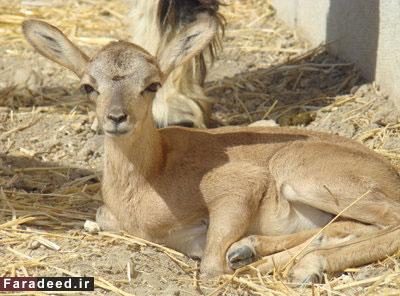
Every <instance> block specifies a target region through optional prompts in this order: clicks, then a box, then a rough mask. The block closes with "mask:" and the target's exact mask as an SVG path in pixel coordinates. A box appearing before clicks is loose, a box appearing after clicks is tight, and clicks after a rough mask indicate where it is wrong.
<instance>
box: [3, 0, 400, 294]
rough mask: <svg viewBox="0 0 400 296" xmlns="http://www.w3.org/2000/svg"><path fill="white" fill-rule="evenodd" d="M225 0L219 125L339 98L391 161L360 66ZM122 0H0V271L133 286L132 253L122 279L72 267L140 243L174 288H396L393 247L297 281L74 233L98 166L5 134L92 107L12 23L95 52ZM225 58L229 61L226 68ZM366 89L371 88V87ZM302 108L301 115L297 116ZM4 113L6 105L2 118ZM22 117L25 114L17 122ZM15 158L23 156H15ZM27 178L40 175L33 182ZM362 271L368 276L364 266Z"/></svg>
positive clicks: (117, 32)
mask: <svg viewBox="0 0 400 296" xmlns="http://www.w3.org/2000/svg"><path fill="white" fill-rule="evenodd" d="M225 2H226V3H227V4H228V6H226V7H222V9H221V10H222V13H223V14H224V15H225V17H226V19H227V22H228V26H227V29H226V32H225V34H226V35H225V40H224V46H225V51H224V53H223V54H222V56H221V60H222V62H217V63H216V65H215V69H214V70H213V71H211V73H213V74H212V76H211V77H210V80H211V81H209V82H208V83H207V84H206V90H207V93H208V95H209V96H210V101H212V102H215V104H214V110H213V111H214V112H213V119H214V120H215V122H216V124H218V125H231V124H236V125H245V124H248V123H251V122H254V121H257V120H259V119H274V120H277V121H279V122H281V123H289V124H290V123H292V124H293V123H297V124H300V125H301V124H304V123H306V122H308V121H309V120H312V119H313V118H314V116H315V113H316V112H317V111H319V112H320V113H321V112H323V113H324V114H326V113H328V116H327V117H325V118H324V119H323V120H329V116H330V115H329V114H333V113H332V112H334V111H335V110H337V109H338V108H342V107H343V106H347V105H348V104H354V106H355V107H354V108H353V109H352V110H350V111H346V112H344V113H341V114H340V119H341V120H343V122H352V123H354V125H357V126H358V129H359V130H360V131H359V132H358V134H357V135H356V136H355V137H356V138H357V139H358V140H359V141H361V142H364V143H365V144H366V145H368V146H370V147H371V148H373V149H375V151H377V152H378V153H381V154H382V155H383V156H385V157H387V158H388V159H390V160H391V161H392V163H393V164H394V165H395V166H397V167H400V166H399V164H400V157H399V155H400V154H399V151H400V149H398V148H393V149H384V148H383V147H385V146H384V144H385V142H387V141H389V140H391V139H399V137H400V133H399V128H400V122H397V123H389V124H387V123H382V124H381V125H378V126H374V127H373V128H368V127H369V126H370V123H371V122H372V116H373V115H374V112H377V109H376V108H375V107H374V106H375V103H376V102H375V101H374V99H373V98H368V97H362V96H358V95H357V92H355V91H354V88H355V87H356V86H357V85H359V84H360V76H359V74H358V72H356V71H355V70H354V68H353V66H352V65H350V64H347V63H343V62H338V61H337V60H335V59H334V58H332V57H331V56H329V55H327V54H326V53H325V47H324V46H322V45H321V46H319V47H317V48H315V49H311V50H310V49H309V47H308V45H307V44H306V42H304V41H301V39H299V38H298V37H297V36H296V33H295V32H293V31H292V30H290V29H288V28H286V27H285V26H284V25H282V24H281V22H279V21H278V20H277V18H276V17H275V15H274V13H275V12H274V9H273V7H272V6H271V4H270V2H269V1H268V0H247V1H246V0H229V1H225ZM128 4H129V1H126V0H113V1H106V0H96V1H94V0H80V1H73V0H69V1H61V0H60V1H54V0H51V1H50V0H40V1H36V0H26V1H17V0H0V36H1V38H0V53H1V59H2V62H3V66H2V67H1V68H0V77H2V79H0V144H1V146H0V147H2V149H3V151H1V152H0V156H1V157H2V159H5V161H0V185H1V188H0V245H1V248H0V257H1V260H0V276H16V275H17V276H34V275H48V276H51V275H60V276H61V275H63V276H66V275H69V276H75V275H83V274H85V275H88V276H90V275H93V276H95V286H96V293H97V294H107V293H113V294H118V295H132V293H131V292H130V291H132V289H131V286H132V285H133V284H134V285H136V284H137V282H135V279H134V276H133V275H132V274H134V272H135V268H137V267H135V266H134V265H131V263H129V262H128V263H126V262H125V263H124V264H125V266H129V268H128V269H127V273H128V275H126V272H124V273H122V274H123V276H121V277H120V278H118V277H115V276H114V275H112V274H107V273H100V274H98V273H97V270H96V269H95V268H94V267H92V268H89V269H85V270H83V269H82V270H79V269H76V265H74V262H80V261H90V260H91V258H93V257H92V256H93V254H96V252H97V253H101V254H102V255H103V256H106V255H107V254H106V251H107V250H109V248H110V246H112V247H118V246H120V247H121V248H124V249H127V248H129V249H130V250H132V249H133V252H137V253H140V254H143V255H142V257H144V258H147V257H146V256H147V255H146V250H153V251H155V252H158V253H160V254H164V255H165V256H164V257H163V258H165V260H169V261H171V262H172V263H173V264H175V266H176V268H177V269H174V270H179V271H181V273H180V274H178V273H176V274H175V275H174V276H172V277H169V278H168V279H169V280H170V281H174V282H175V283H176V286H177V287H178V286H179V287H184V286H182V285H185V284H188V285H187V288H182V291H183V293H184V291H185V289H189V290H190V289H192V290H191V292H188V293H189V294H194V293H203V294H208V295H230V294H232V293H233V294H239V295H243V294H244V293H245V292H246V293H248V294H249V295H378V294H379V295H398V294H400V281H399V278H400V277H399V275H400V274H399V273H400V268H399V261H398V255H399V254H395V255H393V256H392V257H388V258H387V259H385V260H383V261H382V262H378V263H374V264H370V265H369V266H367V267H361V268H353V269H349V270H347V274H344V275H339V276H338V277H330V278H328V277H326V282H325V284H320V285H317V284H316V285H313V286H312V287H311V288H298V287H295V286H293V285H290V284H288V283H285V281H282V280H281V278H280V273H278V272H275V273H272V274H270V275H262V274H260V273H259V272H257V269H256V267H253V266H249V267H246V268H244V269H241V270H238V271H237V272H236V273H235V274H234V275H227V276H222V277H220V278H218V279H202V278H201V277H199V273H198V262H197V261H193V260H189V259H188V258H186V257H185V256H184V255H182V254H181V253H179V252H176V251H174V250H171V249H169V248H166V247H164V246H161V245H158V244H155V243H152V242H148V241H145V240H143V239H140V238H137V237H133V236H130V235H127V234H123V233H120V234H115V233H109V232H100V233H98V234H89V233H86V232H84V231H83V229H82V227H83V223H84V221H85V220H88V219H89V220H93V219H94V215H95V209H96V208H97V207H98V206H99V205H100V202H101V198H100V197H99V196H98V191H99V178H98V174H97V172H96V171H94V170H87V168H86V169H85V170H82V169H79V168H76V167H75V166H71V165H58V164H50V163H49V164H48V165H47V164H43V163H40V162H37V161H36V160H37V159H39V157H41V156H43V155H44V154H45V155H48V156H51V155H52V154H51V153H52V152H51V147H50V148H49V152H39V151H30V150H28V149H25V148H23V147H15V145H14V139H15V138H16V137H20V135H21V134H22V133H23V132H24V131H27V130H29V129H31V128H34V127H35V125H36V124H38V122H40V121H42V120H45V117H46V116H48V115H50V114H53V115H54V114H56V116H58V117H59V118H61V119H62V120H64V119H67V118H71V117H73V116H75V115H76V114H80V115H81V116H87V118H89V120H92V119H91V118H90V117H91V116H90V114H89V116H88V115H87V114H88V113H87V112H88V110H90V105H89V103H88V102H87V100H86V99H85V98H84V97H83V96H82V95H81V94H80V93H79V92H76V91H74V88H75V87H76V84H75V82H76V80H74V77H73V76H72V75H71V73H69V72H67V71H64V70H59V67H56V66H55V65H53V64H51V63H48V62H47V61H45V60H44V59H42V58H40V57H39V56H38V54H37V53H35V52H34V51H33V50H32V49H31V48H30V46H28V45H27V44H26V42H25V41H24V39H23V37H22V35H21V29H20V23H21V21H22V20H23V19H25V18H39V19H45V20H47V21H49V22H51V23H52V24H53V25H55V26H57V27H59V28H60V29H61V30H63V31H64V32H66V34H67V35H68V36H69V37H70V38H71V39H72V40H73V41H74V42H77V43H78V44H79V45H80V46H82V47H83V48H84V49H85V50H86V51H88V52H89V53H93V52H95V51H96V49H98V48H99V47H100V46H102V45H104V44H106V43H107V42H109V41H110V40H115V39H129V31H128V30H127V23H126V20H125V17H124V15H125V13H126V11H128ZM230 61H234V62H235V64H234V65H235V66H234V67H232V66H231V64H230ZM21 69H22V72H18V76H19V77H25V78H24V79H22V81H21V79H20V80H18V79H16V76H17V75H15V74H14V73H16V71H21ZM235 73H237V74H235ZM24 75H25V76H24ZM3 78H5V79H3ZM43 86H52V87H58V90H57V91H54V90H53V91H52V92H45V91H43V90H41V89H40V87H43ZM60 86H62V87H60ZM372 90H373V91H375V92H376V93H377V94H379V91H378V90H377V89H376V88H375V85H372ZM299 113H300V114H303V115H301V116H300V117H296V116H294V114H299ZM2 114H7V116H6V118H7V122H5V121H3V119H2V118H4V117H2ZM304 114H305V115H304ZM25 115H26V116H28V117H29V118H30V119H28V120H25V121H19V120H18V118H19V116H25ZM299 118H300V119H299ZM298 120H299V121H298ZM323 120H322V121H321V123H323ZM54 145H57V143H54ZM17 157H20V158H21V157H22V158H23V159H24V161H22V162H15V159H17ZM0 160H1V159H0ZM35 184H40V188H42V190H39V189H38V188H39V187H38V186H36V185H35ZM35 250H42V251H41V252H39V253H34V251H35ZM30 254H35V255H30ZM148 259H149V260H150V261H151V260H156V259H153V258H150V257H149V258H148ZM126 264H128V265H126ZM157 264H158V263H157ZM159 266H160V268H161V267H162V266H163V265H162V264H159ZM156 267H157V266H156ZM163 268H164V267H163ZM246 269H247V270H248V269H253V271H256V272H255V274H256V275H255V276H252V277H250V276H249V275H246V274H245V273H244V272H243V271H245V270H246ZM382 270H384V272H382ZM138 272H139V273H140V272H141V271H140V270H138ZM368 272H370V273H371V276H362V275H363V274H367V273H368ZM132 282H133V284H132ZM188 287H189V288H188ZM190 287H191V288H190ZM15 295H31V293H19V294H15ZM37 295H44V294H43V293H37Z"/></svg>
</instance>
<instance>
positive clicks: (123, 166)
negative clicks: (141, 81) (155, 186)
mask: <svg viewBox="0 0 400 296" xmlns="http://www.w3.org/2000/svg"><path fill="white" fill-rule="evenodd" d="M148 113H149V114H148V116H147V117H146V118H145V119H144V120H143V121H141V122H138V123H137V125H136V127H135V130H134V131H133V133H132V134H131V135H130V136H129V137H123V138H111V137H107V136H106V137H105V145H104V148H105V163H104V180H103V191H104V189H106V190H108V191H112V192H113V194H116V193H117V192H120V193H121V195H120V197H122V198H123V195H125V194H128V195H129V194H134V193H135V192H134V191H138V190H140V189H141V188H143V186H146V185H147V184H149V182H151V180H152V179H154V178H155V177H156V176H157V174H158V172H159V171H160V169H162V165H163V149H162V143H161V137H160V135H159V133H158V131H157V129H156V127H155V125H154V120H153V116H152V114H151V108H149V112H148ZM108 188H113V190H110V189H108ZM128 192H130V193H128ZM104 193H105V192H103V194H104ZM112 198H116V197H115V196H114V197H112ZM126 198H132V196H127V197H126Z"/></svg>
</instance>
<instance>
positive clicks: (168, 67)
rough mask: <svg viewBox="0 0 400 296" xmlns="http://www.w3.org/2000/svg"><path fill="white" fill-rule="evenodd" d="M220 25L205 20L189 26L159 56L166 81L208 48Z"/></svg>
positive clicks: (208, 19)
mask: <svg viewBox="0 0 400 296" xmlns="http://www.w3.org/2000/svg"><path fill="white" fill-rule="evenodd" d="M217 27H218V23H217V21H216V20H215V19H213V18H204V19H201V20H199V21H196V22H194V23H193V24H191V25H189V26H187V27H186V28H184V29H183V30H182V32H180V33H179V34H178V35H177V36H175V38H173V39H172V40H171V42H170V43H169V44H168V45H167V46H166V47H165V49H164V50H163V51H162V52H159V53H158V55H157V60H158V63H159V65H160V68H161V71H162V72H163V74H164V79H166V77H168V75H169V73H171V71H172V70H174V69H175V68H176V67H178V66H180V65H182V64H183V63H185V62H186V61H188V60H190V59H191V58H193V57H194V56H196V55H198V54H199V53H200V52H201V51H202V50H203V49H204V48H205V47H207V46H208V45H209V44H210V42H211V41H212V39H213V38H214V36H215V35H216V33H217Z"/></svg>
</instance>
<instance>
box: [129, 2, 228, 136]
mask: <svg viewBox="0 0 400 296" xmlns="http://www.w3.org/2000/svg"><path fill="white" fill-rule="evenodd" d="M218 6H219V1H218V0H151V1H149V0H132V9H131V12H130V14H129V22H130V23H131V27H132V29H131V31H132V33H133V38H132V42H133V43H135V44H137V45H140V46H141V47H143V48H144V49H146V50H147V51H148V52H149V53H151V54H152V55H157V53H158V52H162V51H164V49H165V46H166V45H167V44H168V42H169V41H170V40H172V38H174V37H175V36H176V35H177V33H178V32H180V30H182V29H183V28H184V27H185V26H187V25H189V24H191V23H193V22H195V21H196V20H200V19H212V20H214V21H216V22H217V23H218V26H219V27H220V28H221V30H219V31H222V30H223V24H222V21H221V20H222V16H221V15H220V14H219V13H218ZM219 44H220V35H219V33H218V31H215V34H214V36H213V41H212V42H211V43H210V45H209V46H208V47H209V48H208V49H209V50H207V49H206V48H205V49H204V50H202V51H200V52H199V53H198V54H196V56H195V57H194V58H192V59H190V60H188V61H187V62H185V63H183V64H182V65H181V66H179V67H177V68H175V69H174V70H173V71H172V72H171V73H170V75H169V76H168V78H167V79H166V80H165V81H164V83H163V87H162V88H161V89H160V90H159V91H158V92H157V94H156V96H155V98H154V100H153V116H154V120H155V122H156V125H157V127H166V126H170V125H180V126H188V127H193V126H194V127H201V128H205V127H207V126H209V123H210V118H209V117H210V113H211V104H210V102H209V100H208V98H207V97H206V95H205V93H204V90H203V84H204V79H205V77H206V73H207V66H206V63H205V59H204V56H205V55H207V54H208V55H209V56H210V57H211V60H212V59H213V58H214V54H215V51H216V49H217V48H218V47H219Z"/></svg>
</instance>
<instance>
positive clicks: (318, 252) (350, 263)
mask: <svg viewBox="0 0 400 296" xmlns="http://www.w3.org/2000/svg"><path fill="white" fill-rule="evenodd" d="M399 247H400V225H398V226H391V227H388V228H385V229H382V230H379V231H376V232H372V233H369V234H367V235H364V236H360V237H358V238H356V239H352V240H349V241H347V242H343V243H340V244H335V245H331V246H326V247H324V246H323V247H321V248H317V249H315V250H311V251H309V252H307V253H306V254H305V255H304V256H303V257H302V258H301V259H300V261H299V262H298V263H297V264H296V265H295V266H294V267H293V269H292V271H291V273H290V280H291V281H293V282H307V281H310V279H311V276H312V275H317V277H319V278H321V273H322V272H327V273H328V274H333V273H335V272H340V271H343V270H345V269H346V268H349V267H356V266H360V265H364V264H368V263H371V262H374V261H377V260H381V259H384V258H386V257H387V256H390V255H392V254H394V253H395V252H396V251H397V250H398V249H399Z"/></svg>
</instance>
